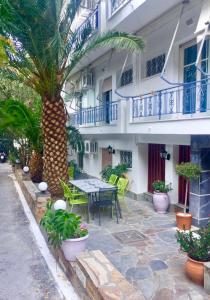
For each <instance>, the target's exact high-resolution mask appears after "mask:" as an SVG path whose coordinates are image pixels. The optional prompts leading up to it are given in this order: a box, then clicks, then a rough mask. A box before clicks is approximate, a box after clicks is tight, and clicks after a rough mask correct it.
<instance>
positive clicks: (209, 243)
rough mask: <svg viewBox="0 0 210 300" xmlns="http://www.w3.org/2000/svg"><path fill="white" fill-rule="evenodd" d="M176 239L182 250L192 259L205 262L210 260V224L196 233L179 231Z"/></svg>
mask: <svg viewBox="0 0 210 300" xmlns="http://www.w3.org/2000/svg"><path fill="white" fill-rule="evenodd" d="M176 238H177V242H178V243H179V244H180V249H181V250H182V251H184V252H186V253H187V254H188V256H189V257H190V258H192V259H194V260H197V261H203V262H205V261H209V260H210V222H209V223H208V225H207V227H205V228H201V229H199V230H198V231H196V232H192V231H177V234H176Z"/></svg>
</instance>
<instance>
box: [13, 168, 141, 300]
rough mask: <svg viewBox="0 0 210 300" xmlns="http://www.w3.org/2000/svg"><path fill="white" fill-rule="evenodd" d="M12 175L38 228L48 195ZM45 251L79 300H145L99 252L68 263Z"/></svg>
mask: <svg viewBox="0 0 210 300" xmlns="http://www.w3.org/2000/svg"><path fill="white" fill-rule="evenodd" d="M14 173H15V176H16V178H17V181H18V183H19V185H20V187H21V189H22V192H23V194H24V196H25V198H26V201H27V203H28V205H29V207H30V209H31V211H32V213H33V215H34V217H35V219H36V221H37V223H38V224H39V221H40V219H41V218H42V216H43V214H44V212H45V210H46V204H47V201H48V199H49V198H50V194H46V195H44V194H43V195H42V194H40V193H39V190H38V188H37V187H36V185H35V184H34V183H33V182H32V181H31V180H29V178H27V179H26V178H25V176H23V172H22V170H19V169H18V170H17V169H15V170H14ZM25 179H26V180H25ZM40 230H41V232H42V233H43V236H44V238H45V240H46V242H47V235H46V233H45V232H44V230H43V228H41V227H40ZM49 248H50V250H51V252H52V253H53V255H54V257H55V258H56V261H57V262H58V263H59V265H60V266H61V268H62V269H63V271H64V272H65V274H66V276H67V278H69V280H70V281H71V283H72V285H73V287H74V288H75V290H76V291H77V293H78V295H79V296H80V298H81V299H82V300H91V299H92V300H125V299H126V300H127V299H128V300H144V299H145V298H144V296H143V295H142V294H141V292H140V291H137V290H136V289H135V288H134V287H133V286H132V285H131V284H130V283H129V282H128V281H127V280H126V279H125V278H124V277H123V275H122V274H121V273H120V272H119V271H118V270H117V269H116V268H115V267H114V266H113V265H112V264H111V263H110V261H109V260H108V259H107V258H106V257H105V256H104V255H103V253H102V252H101V251H99V250H96V251H89V252H88V251H86V252H84V253H82V254H81V255H80V256H78V257H77V260H76V262H68V261H67V260H66V259H65V258H64V255H63V252H62V250H61V249H60V248H56V249H54V248H53V247H51V246H50V245H49Z"/></svg>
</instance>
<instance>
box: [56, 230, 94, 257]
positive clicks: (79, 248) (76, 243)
mask: <svg viewBox="0 0 210 300" xmlns="http://www.w3.org/2000/svg"><path fill="white" fill-rule="evenodd" d="M88 236H89V235H86V236H84V237H81V238H77V239H68V240H65V241H63V242H62V245H61V248H62V250H63V253H64V256H65V258H66V260H68V261H75V260H76V255H78V254H79V253H81V252H83V251H84V250H85V248H86V241H87V239H88Z"/></svg>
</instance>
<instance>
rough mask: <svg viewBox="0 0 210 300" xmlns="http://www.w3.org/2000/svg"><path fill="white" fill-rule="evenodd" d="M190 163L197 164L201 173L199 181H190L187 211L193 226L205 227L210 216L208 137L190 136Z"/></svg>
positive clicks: (209, 149)
mask: <svg viewBox="0 0 210 300" xmlns="http://www.w3.org/2000/svg"><path fill="white" fill-rule="evenodd" d="M191 161H192V162H193V163H196V164H198V165H199V166H200V167H201V169H202V172H201V176H200V178H199V179H196V180H192V181H191V184H190V206H189V209H190V212H191V213H192V215H193V224H194V225H196V226H205V225H206V224H207V222H208V219H209V216H210V136H206V135H199V136H192V138H191Z"/></svg>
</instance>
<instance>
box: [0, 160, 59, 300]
mask: <svg viewBox="0 0 210 300" xmlns="http://www.w3.org/2000/svg"><path fill="white" fill-rule="evenodd" d="M10 173H11V169H10V166H9V165H8V164H0V203H1V207H0V300H22V299H25V300H29V299H30V300H44V299H50V300H60V299H62V297H61V296H60V294H59V293H58V291H57V289H56V283H55V282H54V279H53V277H52V275H51V273H50V271H49V269H48V267H47V265H46V262H45V260H44V259H43V257H42V256H41V254H40V251H39V249H38V247H37V245H36V243H35V241H34V237H33V235H32V233H31V231H30V229H29V223H28V220H27V218H26V216H25V214H24V211H23V208H22V206H21V203H20V201H19V199H18V194H17V192H16V189H15V187H14V183H13V180H12V179H11V178H10V177H8V175H9V174H10Z"/></svg>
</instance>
